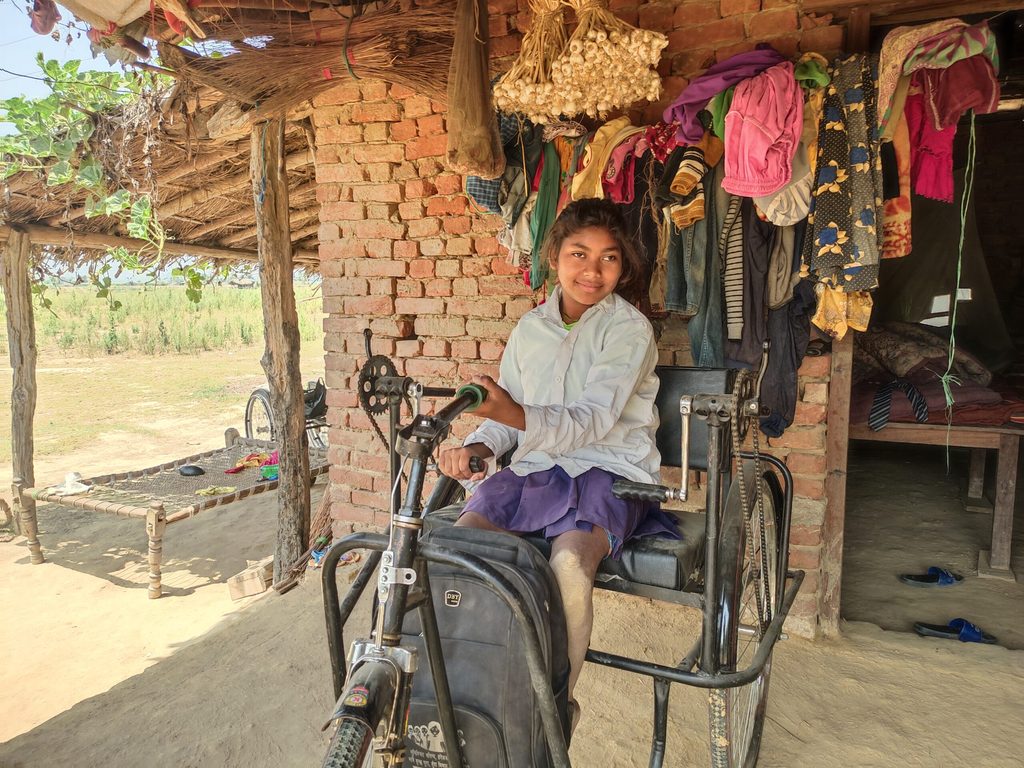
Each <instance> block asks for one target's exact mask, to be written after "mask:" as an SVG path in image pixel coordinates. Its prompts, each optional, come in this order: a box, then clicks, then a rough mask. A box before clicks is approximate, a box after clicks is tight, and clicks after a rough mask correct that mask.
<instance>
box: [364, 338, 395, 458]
mask: <svg viewBox="0 0 1024 768" xmlns="http://www.w3.org/2000/svg"><path fill="white" fill-rule="evenodd" d="M397 375H398V369H396V368H395V364H394V363H393V362H391V358H389V357H385V356H384V355H373V356H371V357H370V358H369V359H368V360H367V361H366V362H365V363H363V367H362V368H360V369H359V378H358V379H357V380H356V397H357V399H358V400H359V405H360V406H361V407H362V409H363V411H364V412H365V413H366V416H367V418H368V419H369V420H370V426H372V427H373V431H374V432H376V433H377V437H378V438H379V439H380V441H381V443H383V445H384V447H385V448H387V449H389V450H390V448H391V445H390V444H389V443H388V439H387V438H386V437H384V432H383V431H382V430H381V428H380V426H379V425H378V424H377V419H376V418H375V416H379V415H381V414H384V413H387V412H388V401H387V400H386V399H384V398H380V397H378V396H377V395H376V394H375V392H374V384H375V383H376V381H377V379H378V378H380V377H382V376H397Z"/></svg>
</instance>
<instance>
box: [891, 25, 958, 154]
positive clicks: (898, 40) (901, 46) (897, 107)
mask: <svg viewBox="0 0 1024 768" xmlns="http://www.w3.org/2000/svg"><path fill="white" fill-rule="evenodd" d="M965 26H967V25H966V24H964V22H962V21H960V19H942V20H940V21H933V22H932V23H931V24H924V25H922V26H918V27H897V28H896V29H893V30H891V31H890V32H889V33H888V34H887V35H886V36H885V39H884V40H883V41H882V50H881V53H880V54H879V60H878V117H877V119H878V128H879V138H880V139H891V138H892V135H893V133H892V132H893V131H894V130H895V128H896V125H895V118H898V117H899V114H900V112H902V111H903V102H902V98H901V99H899V100H898V101H899V103H895V100H896V92H897V87H898V86H900V83H901V81H902V83H903V85H902V91H903V94H904V95H905V94H906V86H907V85H908V84H909V78H907V77H906V76H905V75H904V74H903V63H904V62H905V61H906V59H907V56H908V55H909V54H910V52H911V51H913V50H914V49H915V48H916V47H917V46H918V45H919V44H920V43H922V42H923V41H925V40H928V39H929V38H931V37H934V36H935V35H938V34H940V33H942V32H944V31H946V30H948V29H953V28H954V27H965Z"/></svg>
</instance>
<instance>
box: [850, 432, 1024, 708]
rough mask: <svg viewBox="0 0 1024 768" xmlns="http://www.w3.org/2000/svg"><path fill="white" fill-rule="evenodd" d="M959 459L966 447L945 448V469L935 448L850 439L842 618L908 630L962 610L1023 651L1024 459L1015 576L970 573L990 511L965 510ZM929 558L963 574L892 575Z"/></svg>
mask: <svg viewBox="0 0 1024 768" xmlns="http://www.w3.org/2000/svg"><path fill="white" fill-rule="evenodd" d="M967 458H968V454H967V451H965V450H962V449H953V453H952V454H951V459H952V461H951V471H950V473H949V474H948V475H947V474H946V461H945V450H944V449H943V448H937V447H930V446H919V447H915V448H911V447H908V446H889V445H879V444H871V443H867V444H864V443H862V444H857V445H855V448H854V450H853V452H852V453H851V463H850V482H849V486H848V490H847V508H846V531H845V533H846V550H845V552H846V554H845V557H844V560H843V594H842V613H843V616H844V617H845V618H847V619H853V620H858V621H870V622H873V623H875V624H878V625H879V626H881V627H883V628H885V629H893V630H899V631H903V632H910V631H912V630H913V624H914V622H915V621H921V622H926V623H930V624H945V623H947V622H948V621H949V620H950V619H954V618H958V617H963V618H966V619H968V620H969V621H972V622H973V623H975V624H977V625H979V626H980V627H982V628H983V629H984V630H985V631H987V632H989V633H990V634H993V635H995V636H996V637H997V638H998V639H999V641H1000V644H1001V645H1004V646H1006V647H1007V648H1016V649H1022V648H1024V621H1022V618H1024V583H1022V582H1021V580H1022V579H1024V464H1022V465H1021V467H1020V469H1021V473H1022V474H1021V477H1019V478H1018V481H1017V488H1018V493H1017V514H1016V520H1015V525H1014V538H1013V549H1012V557H1011V567H1012V568H1013V569H1014V570H1015V571H1016V574H1017V576H1018V581H1017V582H1016V583H1014V582H1010V581H1002V580H999V579H990V578H979V577H978V576H977V563H978V549H979V548H982V549H988V548H989V545H990V541H991V532H992V515H991V513H989V514H972V513H968V512H965V511H964V506H963V502H962V500H961V497H962V495H963V490H964V487H965V486H966V477H967ZM989 463H993V462H991V461H990V462H989ZM992 471H994V470H992ZM990 474H991V472H990ZM991 482H992V478H991V477H990V484H991ZM932 565H937V566H940V567H944V568H948V569H950V570H952V571H954V572H956V573H959V574H961V575H963V576H964V577H965V578H964V581H963V582H962V583H961V584H958V585H956V586H954V587H947V588H931V589H921V588H915V587H910V586H906V585H904V584H902V583H901V582H899V581H898V579H897V577H898V575H899V574H901V573H925V572H927V570H928V567H929V566H932ZM1022 725H1024V721H1022Z"/></svg>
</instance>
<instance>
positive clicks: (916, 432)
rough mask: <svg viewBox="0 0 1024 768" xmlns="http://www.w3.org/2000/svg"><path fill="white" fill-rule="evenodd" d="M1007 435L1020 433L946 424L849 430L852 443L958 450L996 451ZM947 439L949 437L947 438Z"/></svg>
mask: <svg viewBox="0 0 1024 768" xmlns="http://www.w3.org/2000/svg"><path fill="white" fill-rule="evenodd" d="M1007 432H1009V433H1010V434H1017V435H1020V434H1021V432H1020V431H1016V432H1014V431H1013V430H1006V429H1000V428H999V427H992V428H986V427H953V428H951V429H947V428H946V425H945V424H894V423H891V422H890V423H889V424H886V425H885V427H884V428H882V429H880V430H879V431H878V432H873V431H872V430H871V428H870V427H868V426H867V425H866V424H857V425H855V426H852V427H850V439H851V440H870V441H872V442H876V443H912V444H915V445H946V444H947V439H948V443H949V445H953V446H956V447H957V448H998V447H999V438H1000V435H1002V434H1004V433H1007ZM947 435H948V437H947Z"/></svg>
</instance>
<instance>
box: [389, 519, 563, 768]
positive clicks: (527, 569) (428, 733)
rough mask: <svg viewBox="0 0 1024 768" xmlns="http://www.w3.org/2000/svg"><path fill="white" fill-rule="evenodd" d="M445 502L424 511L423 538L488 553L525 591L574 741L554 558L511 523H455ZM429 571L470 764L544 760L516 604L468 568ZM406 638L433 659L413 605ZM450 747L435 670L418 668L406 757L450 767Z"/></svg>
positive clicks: (435, 566) (533, 766) (531, 765)
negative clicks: (500, 527)
mask: <svg viewBox="0 0 1024 768" xmlns="http://www.w3.org/2000/svg"><path fill="white" fill-rule="evenodd" d="M446 512H447V510H441V511H440V512H439V513H438V514H435V515H430V516H428V517H427V529H428V531H429V532H428V533H427V534H426V535H425V536H424V537H423V539H421V541H422V542H431V543H433V544H435V545H438V546H443V547H445V548H448V549H453V550H456V551H459V552H463V553H465V554H469V555H475V556H477V557H480V558H482V559H484V560H486V561H487V563H488V564H490V565H491V566H492V567H494V568H495V569H497V570H498V571H499V572H500V573H501V574H502V575H503V576H504V577H505V578H506V579H507V580H508V581H510V582H511V583H512V584H513V585H514V586H515V588H516V590H517V591H518V592H519V593H520V594H521V596H522V600H523V603H524V605H525V608H526V611H527V614H528V615H529V617H530V621H531V623H532V624H533V625H534V627H536V630H537V634H538V637H539V638H540V641H541V649H542V651H543V653H544V659H545V662H546V668H547V670H548V672H549V674H550V680H551V687H552V690H553V691H554V696H555V704H556V706H557V709H558V715H559V719H560V721H561V725H562V731H563V732H564V733H565V734H566V741H568V732H569V729H568V714H567V712H568V702H567V686H568V681H569V660H568V655H567V651H566V633H565V615H564V614H563V612H562V599H561V595H560V593H559V591H558V584H557V582H556V581H555V577H554V574H553V573H552V571H551V567H550V566H549V565H548V562H547V560H546V559H545V558H544V556H543V555H542V554H541V553H540V552H539V551H538V550H537V549H536V548H535V547H534V546H532V545H531V544H529V543H528V542H526V541H523V540H522V539H519V538H517V537H515V536H512V535H510V534H505V533H496V532H493V531H484V530H478V529H473V528H455V527H452V526H451V525H450V516H449V515H446V514H445V513H446ZM445 518H448V519H447V520H446V519H445ZM432 523H433V524H432ZM429 577H430V587H431V595H432V598H433V602H434V610H435V611H436V613H437V623H438V628H439V631H440V637H441V644H442V646H443V648H444V659H445V666H446V668H447V670H448V681H449V686H450V688H451V694H452V701H453V704H454V708H455V720H456V724H457V726H458V732H459V738H460V740H461V742H462V749H463V755H464V758H465V766H466V768H546V767H547V766H549V765H550V759H549V756H548V747H547V743H546V741H545V738H544V730H543V725H542V723H541V717H540V710H539V708H538V706H537V703H536V701H535V696H534V693H533V688H532V687H531V684H530V673H529V669H528V667H527V664H526V657H525V650H524V645H523V638H522V633H521V631H520V630H519V628H518V626H517V625H516V621H515V618H514V617H513V613H512V610H511V609H510V607H509V606H508V604H507V603H506V602H505V601H504V600H503V599H502V598H501V597H500V596H499V595H498V594H497V593H496V592H495V591H494V589H493V588H492V587H491V586H489V585H488V583H487V582H485V581H484V580H483V579H481V578H480V577H478V576H476V575H474V574H472V573H470V572H468V571H466V570H465V569H462V568H455V567H452V566H448V565H444V564H440V563H431V564H430V565H429ZM402 643H403V644H406V643H408V644H410V645H414V646H416V648H417V649H418V650H419V658H420V659H421V665H424V664H425V663H426V652H425V649H424V646H423V638H422V635H421V630H420V623H419V614H418V612H416V611H410V612H409V613H407V614H406V617H405V623H404V625H403V637H402ZM444 755H445V753H444V740H443V738H442V736H441V727H440V723H439V721H438V714H437V704H436V702H435V698H434V690H433V683H432V682H431V676H430V675H429V674H417V675H416V676H415V677H414V678H413V688H412V702H411V705H410V708H409V723H408V730H407V738H406V754H405V765H406V766H408V767H409V768H443V767H444V766H446V765H447V762H446V760H445V756H444Z"/></svg>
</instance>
